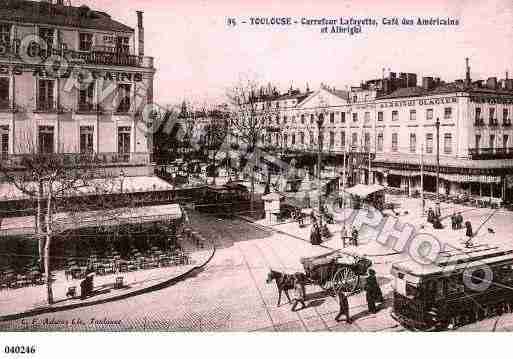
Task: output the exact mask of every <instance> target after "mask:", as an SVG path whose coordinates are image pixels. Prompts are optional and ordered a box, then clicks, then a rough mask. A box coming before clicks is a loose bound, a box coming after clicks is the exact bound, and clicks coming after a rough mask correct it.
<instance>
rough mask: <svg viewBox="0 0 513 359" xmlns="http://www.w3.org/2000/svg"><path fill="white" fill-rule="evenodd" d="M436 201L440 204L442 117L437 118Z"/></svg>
mask: <svg viewBox="0 0 513 359" xmlns="http://www.w3.org/2000/svg"><path fill="white" fill-rule="evenodd" d="M435 128H436V202H437V205H440V118H438V117H437V118H436V122H435Z"/></svg>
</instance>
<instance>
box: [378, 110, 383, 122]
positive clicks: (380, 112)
mask: <svg viewBox="0 0 513 359" xmlns="http://www.w3.org/2000/svg"><path fill="white" fill-rule="evenodd" d="M378 121H383V111H379V112H378Z"/></svg>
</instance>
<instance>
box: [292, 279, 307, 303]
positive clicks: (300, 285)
mask: <svg viewBox="0 0 513 359" xmlns="http://www.w3.org/2000/svg"><path fill="white" fill-rule="evenodd" d="M305 298H306V292H305V283H304V280H303V278H302V274H301V273H296V274H294V304H292V311H293V312H295V311H296V307H297V305H298V304H299V303H301V309H304V308H305V307H306V304H305Z"/></svg>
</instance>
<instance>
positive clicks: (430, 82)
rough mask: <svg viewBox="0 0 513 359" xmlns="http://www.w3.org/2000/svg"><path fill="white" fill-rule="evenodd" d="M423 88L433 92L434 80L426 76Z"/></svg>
mask: <svg viewBox="0 0 513 359" xmlns="http://www.w3.org/2000/svg"><path fill="white" fill-rule="evenodd" d="M422 88H423V89H424V90H431V89H432V88H433V78H432V77H428V76H424V77H423V78H422Z"/></svg>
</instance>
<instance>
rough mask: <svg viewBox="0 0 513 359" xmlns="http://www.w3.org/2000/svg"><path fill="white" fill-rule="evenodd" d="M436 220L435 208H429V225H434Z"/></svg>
mask: <svg viewBox="0 0 513 359" xmlns="http://www.w3.org/2000/svg"><path fill="white" fill-rule="evenodd" d="M434 219H435V212H434V211H433V208H431V207H429V209H428V215H427V221H428V222H429V223H433V221H434Z"/></svg>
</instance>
